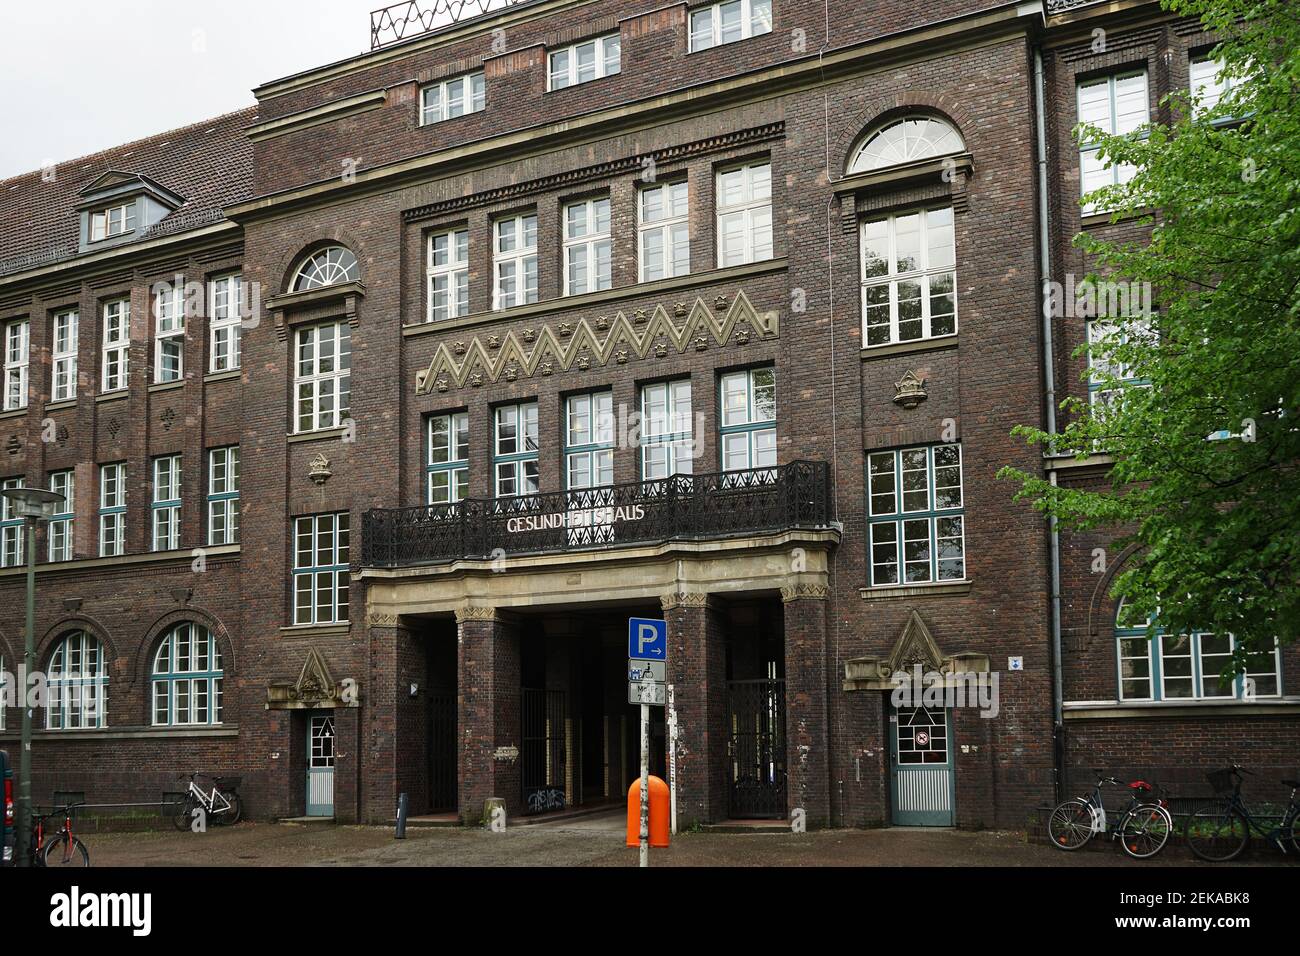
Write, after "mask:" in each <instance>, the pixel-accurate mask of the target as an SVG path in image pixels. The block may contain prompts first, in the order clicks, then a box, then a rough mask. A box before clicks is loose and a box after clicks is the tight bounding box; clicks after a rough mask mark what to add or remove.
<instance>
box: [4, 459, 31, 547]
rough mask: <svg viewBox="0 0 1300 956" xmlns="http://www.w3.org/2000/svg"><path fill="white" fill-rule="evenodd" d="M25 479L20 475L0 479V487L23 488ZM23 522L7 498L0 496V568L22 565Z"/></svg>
mask: <svg viewBox="0 0 1300 956" xmlns="http://www.w3.org/2000/svg"><path fill="white" fill-rule="evenodd" d="M25 487H26V479H24V478H22V477H21V476H20V477H17V478H6V479H4V480H3V481H0V489H7V488H25ZM24 525H25V522H24V521H23V519H22V518H21V517H19V516H18V515H17V514H16V512H15V509H14V504H13V502H12V501H10V500H9V499H8V498H0V568H19V567H22V565H23V557H24V554H25V552H24V550H23V549H24V548H25V547H26V546H27V545H26V539H27V535H26V529H25V527H24Z"/></svg>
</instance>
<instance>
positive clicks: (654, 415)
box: [641, 378, 695, 481]
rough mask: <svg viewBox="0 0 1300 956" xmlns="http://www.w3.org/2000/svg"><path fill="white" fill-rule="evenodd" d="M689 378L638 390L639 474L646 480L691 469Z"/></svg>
mask: <svg viewBox="0 0 1300 956" xmlns="http://www.w3.org/2000/svg"><path fill="white" fill-rule="evenodd" d="M693 428H694V422H693V419H692V411H691V380H690V379H689V378H682V379H678V380H676V381H674V382H658V383H656V384H654V385H646V386H643V387H642V389H641V477H642V478H644V479H645V480H647V481H653V480H655V479H657V478H668V477H671V476H672V475H689V474H691V473H692V472H693V471H694V466H695V462H694V460H693V455H694V447H695V446H694V439H693V434H692V433H693Z"/></svg>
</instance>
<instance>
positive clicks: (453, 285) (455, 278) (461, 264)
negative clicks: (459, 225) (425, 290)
mask: <svg viewBox="0 0 1300 956" xmlns="http://www.w3.org/2000/svg"><path fill="white" fill-rule="evenodd" d="M427 268H428V277H429V315H428V319H427V321H429V322H440V321H442V320H443V319H454V318H456V317H457V316H462V315H469V230H468V229H449V230H446V231H444V232H435V233H433V234H432V235H430V236H429V261H428V267H427Z"/></svg>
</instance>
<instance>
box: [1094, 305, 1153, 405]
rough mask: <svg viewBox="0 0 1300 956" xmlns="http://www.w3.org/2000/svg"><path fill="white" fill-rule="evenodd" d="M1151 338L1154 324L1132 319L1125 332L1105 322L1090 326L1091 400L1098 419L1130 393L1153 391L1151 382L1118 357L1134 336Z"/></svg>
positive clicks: (1099, 321)
mask: <svg viewBox="0 0 1300 956" xmlns="http://www.w3.org/2000/svg"><path fill="white" fill-rule="evenodd" d="M1151 334H1152V333H1151V327H1150V324H1149V323H1148V322H1146V321H1143V320H1141V319H1138V318H1130V319H1129V320H1128V321H1127V323H1126V324H1125V327H1124V331H1120V330H1119V329H1118V328H1117V327H1116V326H1115V325H1114V324H1113V323H1111V322H1107V321H1106V320H1105V319H1094V320H1093V321H1091V322H1089V323H1088V398H1089V400H1090V403H1091V406H1092V413H1093V415H1094V416H1097V417H1103V418H1104V417H1105V415H1106V414H1107V413H1108V412H1109V411H1110V410H1111V409H1113V408H1114V407H1115V406H1116V405H1117V403H1118V402H1119V401H1120V400H1121V399H1122V398H1123V396H1124V393H1125V392H1126V391H1127V390H1128V389H1130V388H1150V387H1151V383H1150V382H1149V381H1147V380H1145V379H1142V378H1139V377H1138V375H1137V372H1135V371H1134V370H1133V368H1132V367H1131V366H1130V365H1129V364H1128V363H1126V362H1123V361H1120V360H1119V359H1117V358H1116V357H1115V355H1114V349H1115V348H1116V347H1118V346H1120V345H1123V344H1125V343H1126V342H1127V341H1129V340H1130V339H1131V338H1132V337H1133V336H1134V335H1139V336H1149V335H1151Z"/></svg>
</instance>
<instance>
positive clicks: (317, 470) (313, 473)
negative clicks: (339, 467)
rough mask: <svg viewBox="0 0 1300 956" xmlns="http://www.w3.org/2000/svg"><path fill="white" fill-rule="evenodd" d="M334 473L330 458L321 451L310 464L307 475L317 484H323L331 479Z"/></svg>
mask: <svg viewBox="0 0 1300 956" xmlns="http://www.w3.org/2000/svg"><path fill="white" fill-rule="evenodd" d="M333 474H334V472H333V471H332V470H331V469H330V460H329V459H328V458H326V457H325V456H324V455H323V454H321V453H320V452H316V457H315V458H313V459H312V460H311V462H310V464H309V465H308V471H307V477H309V478H310V479H311V480H312V481H314V482H315V483H316V484H318V485H323V484H325V482H327V481H329V480H330V477H331V476H332V475H333Z"/></svg>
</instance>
